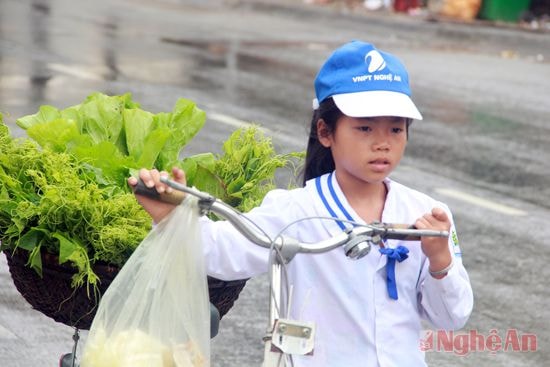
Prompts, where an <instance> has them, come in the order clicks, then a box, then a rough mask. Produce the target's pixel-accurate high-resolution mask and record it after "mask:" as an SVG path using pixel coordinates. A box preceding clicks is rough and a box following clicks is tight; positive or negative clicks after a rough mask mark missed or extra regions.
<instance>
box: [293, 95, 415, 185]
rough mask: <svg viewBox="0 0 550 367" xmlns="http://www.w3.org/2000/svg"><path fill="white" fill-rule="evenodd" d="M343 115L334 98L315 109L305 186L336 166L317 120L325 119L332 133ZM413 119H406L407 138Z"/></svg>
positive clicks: (304, 180)
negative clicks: (321, 139) (321, 136)
mask: <svg viewBox="0 0 550 367" xmlns="http://www.w3.org/2000/svg"><path fill="white" fill-rule="evenodd" d="M342 116H344V114H343V112H342V111H340V109H339V108H338V107H337V106H336V104H335V103H334V100H333V99H332V98H327V99H325V100H324V101H323V102H321V103H320V104H319V107H318V108H317V109H316V110H315V111H313V117H312V119H311V125H310V131H309V138H308V142H307V149H306V159H305V164H304V169H303V185H304V186H305V184H306V181H308V180H310V179H312V178H316V177H319V176H322V175H324V174H326V173H330V172H332V171H334V169H335V168H336V166H335V164H334V158H333V157H332V151H331V149H330V148H326V147H324V146H323V145H322V144H321V142H320V141H319V136H318V135H317V122H318V121H319V120H320V119H323V121H324V122H325V125H326V127H327V129H328V133H330V134H332V133H334V131H335V129H336V123H337V122H338V120H339V119H340V117H342ZM412 121H413V120H412V119H410V118H407V119H406V124H407V139H408V137H409V126H410V125H411V123H412Z"/></svg>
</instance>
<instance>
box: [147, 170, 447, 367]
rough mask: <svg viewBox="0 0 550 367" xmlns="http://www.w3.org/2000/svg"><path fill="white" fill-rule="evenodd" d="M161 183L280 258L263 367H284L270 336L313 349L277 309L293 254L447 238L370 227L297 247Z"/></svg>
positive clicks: (205, 197)
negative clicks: (392, 242)
mask: <svg viewBox="0 0 550 367" xmlns="http://www.w3.org/2000/svg"><path fill="white" fill-rule="evenodd" d="M161 181H162V182H163V183H165V184H166V185H168V186H170V187H172V188H173V189H174V190H177V191H179V192H183V193H187V194H190V195H193V196H195V197H197V198H198V199H199V200H198V206H199V210H200V212H201V214H202V215H204V214H207V213H208V212H212V213H214V214H217V215H219V216H221V217H223V218H225V219H226V220H228V221H229V222H231V223H232V225H233V226H234V227H235V228H236V229H237V230H238V231H239V232H241V233H242V234H243V235H244V236H245V237H246V238H247V239H248V240H250V241H251V242H253V243H255V244H257V245H259V246H262V247H265V248H270V249H272V251H276V252H277V253H278V254H279V255H280V256H275V257H274V258H275V261H273V262H272V263H271V267H270V269H269V275H270V279H271V284H270V293H271V297H270V302H269V324H268V326H267V330H266V335H265V337H264V339H263V340H264V343H265V345H264V362H263V367H280V366H283V367H284V366H288V363H287V357H286V355H285V354H286V353H285V351H284V350H282V348H281V344H282V343H279V345H278V346H275V345H274V339H273V336H274V334H276V336H278V337H279V339H277V340H288V341H289V342H288V343H287V344H288V345H287V347H288V348H285V349H287V350H290V349H293V350H296V349H300V348H296V343H295V341H296V339H298V340H301V341H302V342H304V343H301V344H302V345H306V346H311V348H313V339H314V327H313V326H311V325H309V324H308V323H303V322H300V321H294V320H286V319H283V318H282V309H280V308H278V307H277V306H278V305H281V301H282V297H283V279H282V275H283V266H284V265H285V264H287V263H289V262H290V261H292V259H293V257H294V256H295V255H296V254H297V253H311V254H313V253H322V252H326V251H330V250H332V249H335V248H338V247H341V246H343V247H344V252H345V254H346V256H348V257H351V258H353V259H359V258H362V257H363V256H365V255H367V254H368V253H369V252H370V249H371V247H372V245H380V244H382V242H383V240H384V239H400V240H407V241H410V240H416V241H418V240H420V238H421V237H422V236H435V237H448V235H449V233H448V232H447V231H434V230H418V229H415V228H413V227H410V226H407V225H395V224H384V223H373V224H370V225H358V226H354V227H353V228H351V229H349V230H347V231H344V232H342V233H341V234H339V235H337V236H335V237H333V238H330V239H327V240H324V241H321V242H319V243H315V244H310V243H301V242H298V241H297V240H295V239H292V238H289V237H285V236H280V237H277V238H275V239H273V240H272V239H270V238H268V237H267V235H266V234H264V233H263V232H261V231H260V230H259V229H258V228H256V227H254V226H253V225H252V224H251V223H250V222H248V221H247V220H244V219H243V218H242V213H240V212H238V211H236V210H235V209H233V208H232V207H230V206H228V205H227V204H225V203H223V202H222V201H220V200H218V199H216V198H215V197H213V196H211V195H209V194H207V193H204V192H201V191H198V190H195V189H193V188H190V187H187V186H185V185H181V184H179V183H177V182H175V181H171V180H169V179H167V178H161ZM151 190H153V192H151ZM136 193H138V194H142V195H143V194H144V195H147V196H153V197H157V198H159V194H158V193H156V191H155V190H154V189H148V188H146V187H145V186H144V185H143V183H140V184H139V185H138V187H137V190H136ZM160 199H161V198H160ZM182 199H183V196H182V195H180V196H179V198H177V199H174V198H173V197H172V198H171V199H170V201H171V202H173V203H176V202H178V201H181V200H182ZM285 338H286V339H285ZM310 342H311V343H310ZM311 351H312V349H311ZM308 352H310V350H309V349H308V347H306V348H302V350H299V353H295V354H307V353H308Z"/></svg>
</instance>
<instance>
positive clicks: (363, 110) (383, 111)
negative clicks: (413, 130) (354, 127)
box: [332, 91, 422, 120]
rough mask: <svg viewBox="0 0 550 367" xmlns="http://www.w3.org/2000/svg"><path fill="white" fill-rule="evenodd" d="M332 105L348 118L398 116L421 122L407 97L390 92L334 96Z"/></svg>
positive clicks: (417, 112)
mask: <svg viewBox="0 0 550 367" xmlns="http://www.w3.org/2000/svg"><path fill="white" fill-rule="evenodd" d="M332 98H333V100H334V103H335V104H336V106H338V108H339V109H340V111H342V113H344V114H345V115H347V116H350V117H374V116H399V117H407V118H411V119H415V120H422V115H421V114H420V112H419V111H418V109H417V108H416V106H415V105H414V103H413V101H412V100H411V99H410V98H409V96H408V95H406V94H404V93H398V92H390V91H368V92H356V93H344V94H335V95H333V96H332Z"/></svg>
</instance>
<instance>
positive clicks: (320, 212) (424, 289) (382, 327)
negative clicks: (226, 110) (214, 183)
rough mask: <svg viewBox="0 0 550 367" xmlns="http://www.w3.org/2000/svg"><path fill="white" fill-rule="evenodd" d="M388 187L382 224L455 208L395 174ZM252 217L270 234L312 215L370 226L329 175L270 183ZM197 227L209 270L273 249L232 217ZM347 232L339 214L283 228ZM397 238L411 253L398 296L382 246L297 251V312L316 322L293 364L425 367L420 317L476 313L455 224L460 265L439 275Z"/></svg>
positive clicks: (436, 323) (293, 271)
mask: <svg viewBox="0 0 550 367" xmlns="http://www.w3.org/2000/svg"><path fill="white" fill-rule="evenodd" d="M385 184H386V186H387V188H388V194H387V197H386V202H385V205H384V210H383V213H382V221H383V222H387V223H405V224H412V223H414V222H415V220H416V219H417V218H419V217H420V216H422V215H423V214H425V213H427V212H430V211H431V210H432V208H434V207H441V208H442V209H444V210H445V211H446V212H447V214H448V215H449V216H450V215H451V213H450V211H449V209H448V207H447V206H446V205H445V204H443V203H441V202H438V201H435V200H434V199H432V198H430V197H428V196H427V195H424V194H422V193H420V192H418V191H414V190H412V189H410V188H407V187H405V186H403V185H401V184H399V183H397V182H395V181H392V180H390V179H386V180H385ZM247 216H248V217H249V218H250V219H252V220H253V221H254V222H255V223H256V224H258V225H259V226H260V227H261V228H262V229H263V230H264V231H265V232H266V233H267V234H268V235H270V236H275V235H277V234H278V233H279V231H280V230H281V229H282V228H283V227H285V226H286V225H287V224H289V223H291V222H293V221H295V220H298V219H301V218H304V217H311V216H323V217H329V216H337V217H339V218H343V219H346V217H350V218H351V219H352V220H354V221H356V222H359V223H364V221H363V220H362V219H361V218H360V217H359V216H358V215H357V213H355V211H354V210H353V209H352V208H351V206H350V205H349V203H348V202H347V200H346V198H345V196H344V195H343V193H342V191H341V189H340V187H339V186H338V182H337V181H336V178H335V176H334V175H333V174H326V175H324V176H321V177H319V178H317V179H313V180H309V181H308V182H307V183H306V186H305V187H304V188H299V189H294V190H273V191H271V192H270V193H268V194H267V195H266V197H265V199H264V201H263V203H262V205H261V206H259V207H257V208H255V209H253V210H252V211H251V212H250V213H248V214H247ZM451 221H452V219H451ZM201 227H202V238H203V242H204V243H203V245H204V248H205V255H206V268H207V272H208V274H209V275H211V276H214V277H216V278H219V279H224V280H233V279H244V278H249V277H253V276H255V275H258V274H261V273H264V272H266V271H268V250H266V249H264V248H261V247H258V246H256V245H254V244H251V243H250V242H248V241H247V240H246V239H245V238H244V237H242V236H241V235H240V234H239V233H238V232H237V231H236V230H235V229H234V228H233V227H232V226H231V225H230V224H229V223H227V222H224V221H222V222H212V221H210V220H208V219H206V218H204V219H202V220H201ZM341 232H342V229H341V228H340V226H339V225H338V224H337V223H336V222H334V221H329V220H308V221H304V222H300V223H299V224H297V225H293V226H291V227H290V228H289V230H288V231H287V232H285V235H287V236H290V237H293V238H295V239H297V240H299V241H301V242H317V241H320V240H325V239H327V238H330V237H331V236H334V235H337V234H338V233H341ZM399 245H403V246H406V247H407V248H408V249H409V254H408V255H409V256H408V258H407V259H405V260H404V261H402V262H396V264H395V277H396V283H397V290H398V299H397V300H394V299H391V298H390V297H389V296H388V289H387V281H386V270H385V265H386V261H387V258H386V255H382V254H380V253H379V251H378V247H375V246H373V249H372V250H371V252H370V253H369V254H368V255H367V256H365V257H363V258H361V259H359V260H352V259H349V258H347V257H346V256H345V255H344V250H343V248H337V249H334V250H332V251H330V252H327V253H324V254H313V255H312V254H298V255H296V256H295V258H294V259H293V260H292V261H291V262H290V264H289V265H288V273H289V278H290V282H291V284H292V285H293V288H294V291H293V308H292V312H291V314H292V318H295V319H300V320H303V321H313V322H314V323H315V324H316V327H317V331H316V338H315V350H314V354H313V356H294V358H293V359H294V365H295V366H297V367H301V366H311V367H313V366H315V367H321V366H330V367H333V366H336V367H339V366H345V367H355V366H357V367H359V366H361V367H371V366H372V367H377V366H383V367H386V366H426V363H425V360H424V352H422V350H421V348H420V337H421V319H426V320H428V321H430V322H431V323H432V325H433V327H434V328H437V329H446V330H449V329H458V328H461V327H463V326H464V324H465V323H466V321H467V319H468V317H469V316H470V313H471V311H472V307H473V295H472V288H471V285H470V281H469V278H468V274H467V272H466V270H465V269H464V267H463V265H462V260H461V256H462V255H461V252H460V248H459V246H458V240H457V237H456V232H455V229H454V224H453V225H452V227H451V235H450V236H449V248H450V249H451V251H452V252H451V253H452V254H454V261H455V264H454V266H453V268H452V269H451V270H450V271H449V273H448V274H447V276H446V277H444V278H443V279H435V278H433V277H431V276H430V275H429V273H428V266H429V261H427V258H426V256H425V255H424V254H423V253H422V250H421V248H420V242H419V241H407V242H405V241H397V240H389V241H387V243H386V246H387V247H391V248H395V247H397V246H399ZM266 290H267V285H266Z"/></svg>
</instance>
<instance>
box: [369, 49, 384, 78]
mask: <svg viewBox="0 0 550 367" xmlns="http://www.w3.org/2000/svg"><path fill="white" fill-rule="evenodd" d="M365 63H366V64H367V65H368V71H369V73H374V72H375V71H381V70H384V68H385V67H386V61H385V60H384V58H383V57H382V55H380V52H378V51H376V50H372V51H370V52H368V53H367V54H366V55H365Z"/></svg>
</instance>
